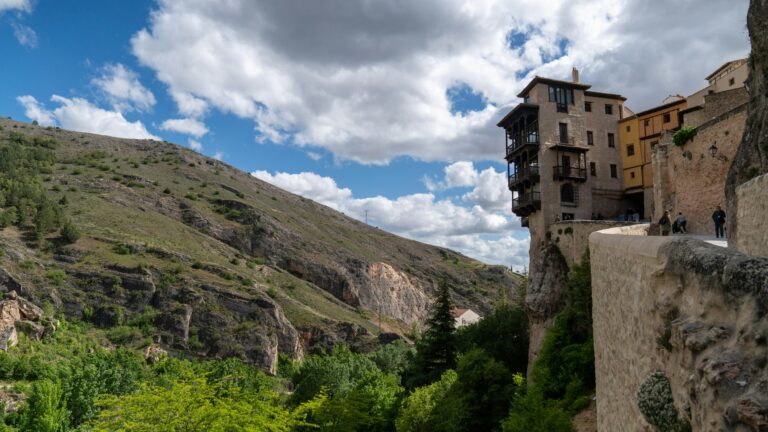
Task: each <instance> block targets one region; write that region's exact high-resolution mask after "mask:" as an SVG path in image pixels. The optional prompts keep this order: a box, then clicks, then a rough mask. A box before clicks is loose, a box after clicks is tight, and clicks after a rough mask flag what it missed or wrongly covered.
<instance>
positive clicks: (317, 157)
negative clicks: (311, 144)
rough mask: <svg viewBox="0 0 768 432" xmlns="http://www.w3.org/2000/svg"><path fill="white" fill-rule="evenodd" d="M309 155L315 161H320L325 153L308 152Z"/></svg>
mask: <svg viewBox="0 0 768 432" xmlns="http://www.w3.org/2000/svg"><path fill="white" fill-rule="evenodd" d="M307 156H309V158H310V159H312V160H313V161H319V160H320V159H322V158H323V155H321V154H320V153H317V152H307Z"/></svg>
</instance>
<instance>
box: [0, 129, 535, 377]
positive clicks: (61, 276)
mask: <svg viewBox="0 0 768 432" xmlns="http://www.w3.org/2000/svg"><path fill="white" fill-rule="evenodd" d="M0 127H2V130H0V149H3V148H6V149H8V148H11V147H13V148H14V149H16V150H17V151H20V152H22V153H23V152H24V151H28V152H31V151H33V150H34V151H35V152H39V153H40V154H39V155H38V154H35V157H37V158H38V159H39V160H36V163H35V164H34V170H35V171H34V173H33V174H32V176H33V177H35V179H36V180H35V181H37V182H39V184H40V185H41V189H42V190H44V192H43V194H44V195H45V197H46V198H45V199H47V200H49V201H50V202H55V203H58V207H56V208H55V209H54V210H55V211H52V214H55V215H58V214H59V212H61V213H62V214H63V215H64V216H58V218H59V219H62V218H67V219H69V220H71V221H72V223H73V224H74V226H75V227H76V228H77V229H78V230H79V232H80V234H81V236H80V238H79V240H77V241H76V242H75V243H73V244H67V245H65V244H64V242H62V241H60V239H59V238H58V236H59V233H58V230H56V229H54V228H53V227H48V229H46V230H44V231H43V232H40V233H38V235H37V236H35V235H34V232H33V231H34V229H33V223H32V221H37V217H38V216H39V215H36V214H35V213H36V212H42V210H41V209H42V208H43V207H41V206H39V205H38V206H37V207H35V206H27V207H24V208H28V209H27V210H26V212H31V214H29V215H25V210H24V208H20V209H18V213H19V214H18V221H16V223H7V224H6V225H7V226H6V227H5V228H4V229H2V230H0V245H1V246H2V252H3V253H2V256H1V257H0V284H1V285H2V289H3V291H4V292H7V291H18V292H19V294H21V295H22V296H24V297H26V298H29V299H30V300H32V301H33V302H35V303H36V304H38V305H41V306H42V305H44V306H45V308H46V309H48V310H52V311H57V312H62V313H63V314H64V315H65V316H66V317H67V318H75V319H83V320H86V321H90V322H93V323H94V324H96V325H98V326H101V327H104V328H109V329H111V330H110V334H112V335H113V337H112V338H111V339H112V340H113V342H115V343H118V344H127V345H132V346H135V347H139V346H143V345H146V344H148V343H149V342H150V341H151V340H154V341H155V342H156V343H159V344H160V345H162V346H164V347H165V348H167V349H174V350H179V351H183V352H188V353H191V354H195V355H200V356H209V357H228V356H236V357H240V358H243V359H246V360H248V361H251V362H254V363H256V364H258V365H260V366H261V367H263V368H264V369H267V370H272V371H274V368H275V365H276V360H277V356H278V354H286V355H288V356H290V357H299V356H302V355H303V354H304V353H305V352H307V350H311V349H314V348H317V347H322V348H327V347H328V346H330V345H332V344H334V343H335V342H337V341H339V340H344V341H346V342H348V343H349V344H351V345H352V346H360V347H363V346H365V345H368V344H370V343H372V342H373V341H374V340H375V336H376V335H378V334H379V333H380V331H381V330H380V328H383V329H384V331H385V332H395V333H399V334H401V335H402V334H404V333H406V332H408V331H409V330H410V328H411V327H412V325H414V324H417V323H419V322H420V321H422V320H423V319H424V318H425V316H426V314H427V311H428V307H429V303H430V301H431V300H430V299H431V294H432V293H433V291H434V290H435V288H436V286H437V282H438V281H439V280H441V279H443V278H445V279H446V280H447V282H448V284H449V285H450V286H451V288H452V294H453V297H454V300H455V302H456V303H457V305H459V306H461V307H469V308H472V309H474V310H476V311H478V312H480V313H481V314H482V313H486V312H488V311H489V309H490V306H491V305H492V303H493V302H494V301H495V300H497V299H498V298H500V297H512V296H515V295H516V294H517V290H518V287H519V286H520V283H521V279H520V277H519V276H517V275H515V274H514V273H512V272H510V271H509V270H507V269H506V268H504V267H498V266H487V265H484V264H482V263H479V262H477V261H475V260H472V259H470V258H467V257H465V256H463V255H461V254H458V253H456V252H453V251H450V250H446V249H442V248H438V247H434V246H430V245H426V244H422V243H419V242H415V241H412V240H407V239H404V238H401V237H398V236H396V235H393V234H390V233H387V232H384V231H382V230H379V229H376V228H373V227H370V226H368V225H366V224H363V223H361V222H358V221H356V220H354V219H351V218H349V217H347V216H345V215H343V214H341V213H339V212H336V211H334V210H332V209H330V208H328V207H326V206H323V205H321V204H318V203H315V202H313V201H311V200H308V199H305V198H302V197H299V196H296V195H293V194H290V193H288V192H285V191H283V190H281V189H278V188H276V187H274V186H271V185H269V184H267V183H265V182H263V181H260V180H258V179H256V178H254V177H252V176H250V175H249V174H247V173H245V172H242V171H239V170H237V169H235V168H233V167H231V166H229V165H227V164H225V163H222V162H219V161H216V160H213V159H210V158H207V157H204V156H202V155H200V154H198V153H195V152H192V151H190V150H188V149H185V148H183V147H180V146H177V145H173V144H169V143H162V142H157V141H149V140H127V139H118V138H112V137H106V136H99V135H93V134H86V133H79V132H69V131H64V130H60V129H58V128H43V127H38V126H34V125H29V124H25V123H20V122H15V121H12V120H10V119H0ZM25 149H26V150H25ZM254 151H258V149H257V148H256V147H254ZM49 156H50V157H49ZM6 169H7V170H12V169H13V167H6ZM2 174H3V173H0V175H2ZM0 178H2V177H0ZM6 181H8V180H6ZM7 184H10V183H7ZM2 198H7V199H5V200H0V204H3V203H4V202H5V204H6V207H7V203H8V202H9V201H10V198H8V197H2ZM19 205H20V206H21V204H19ZM46 211H47V209H46ZM3 214H10V213H9V209H8V208H5V209H4V210H3ZM13 214H14V216H15V215H16V209H14V211H13ZM41 214H42V213H41ZM38 231H39V230H38ZM380 326H381V327H380Z"/></svg>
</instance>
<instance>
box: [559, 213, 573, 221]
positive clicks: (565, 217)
mask: <svg viewBox="0 0 768 432" xmlns="http://www.w3.org/2000/svg"><path fill="white" fill-rule="evenodd" d="M573 218H574V214H573V213H563V218H562V220H564V221H569V220H573Z"/></svg>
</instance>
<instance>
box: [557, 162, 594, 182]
mask: <svg viewBox="0 0 768 432" xmlns="http://www.w3.org/2000/svg"><path fill="white" fill-rule="evenodd" d="M553 171H554V175H553V177H554V179H555V180H560V179H573V180H586V179H587V169H586V168H582V167H580V166H573V165H556V166H555V167H554V170H553Z"/></svg>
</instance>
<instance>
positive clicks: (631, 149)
mask: <svg viewBox="0 0 768 432" xmlns="http://www.w3.org/2000/svg"><path fill="white" fill-rule="evenodd" d="M634 155H635V145H634V144H629V145H628V146H627V156H634Z"/></svg>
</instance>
